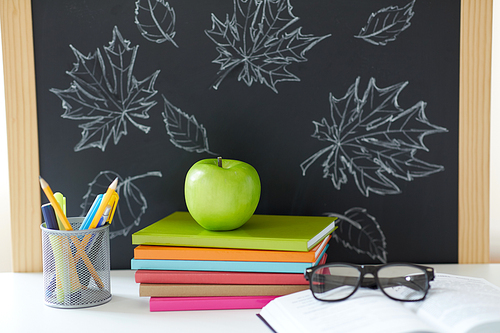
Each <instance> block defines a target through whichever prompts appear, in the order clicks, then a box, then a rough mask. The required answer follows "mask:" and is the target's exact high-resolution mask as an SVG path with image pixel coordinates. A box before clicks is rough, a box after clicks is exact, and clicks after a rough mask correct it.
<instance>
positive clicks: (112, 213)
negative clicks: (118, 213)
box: [103, 192, 120, 224]
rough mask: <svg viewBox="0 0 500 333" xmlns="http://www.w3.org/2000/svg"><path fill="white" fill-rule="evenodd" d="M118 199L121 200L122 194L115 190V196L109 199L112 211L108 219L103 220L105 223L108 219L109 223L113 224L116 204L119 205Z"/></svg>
mask: <svg viewBox="0 0 500 333" xmlns="http://www.w3.org/2000/svg"><path fill="white" fill-rule="evenodd" d="M118 200H120V196H119V195H118V193H116V192H114V193H113V196H112V197H111V199H109V202H108V206H111V211H110V212H109V215H108V218H107V219H106V221H104V222H103V224H104V223H106V222H108V221H109V224H111V222H112V221H113V216H114V215H115V210H116V206H118Z"/></svg>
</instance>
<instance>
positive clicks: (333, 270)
mask: <svg viewBox="0 0 500 333" xmlns="http://www.w3.org/2000/svg"><path fill="white" fill-rule="evenodd" d="M304 275H305V278H306V280H308V281H309V286H310V288H311V291H312V294H313V296H314V297H315V298H316V299H318V300H320V301H328V302H334V301H341V300H344V299H346V298H348V297H349V296H351V295H352V294H354V293H355V292H356V290H358V288H359V287H364V288H371V289H377V288H379V289H380V290H382V292H383V293H384V294H385V295H387V296H388V297H389V298H392V299H394V300H397V301H405V302H412V301H421V300H423V299H424V298H425V295H427V291H428V290H429V288H430V286H429V281H432V280H434V269H433V268H432V267H426V266H421V265H415V264H406V263H390V264H383V265H354V264H349V263H328V264H326V265H321V266H315V267H310V268H307V269H306V271H305V273H304Z"/></svg>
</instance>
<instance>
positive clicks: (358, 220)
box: [326, 207, 388, 263]
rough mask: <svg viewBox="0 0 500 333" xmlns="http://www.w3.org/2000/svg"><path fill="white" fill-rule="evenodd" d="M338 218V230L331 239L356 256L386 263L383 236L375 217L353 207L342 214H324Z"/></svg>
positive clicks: (362, 209)
mask: <svg viewBox="0 0 500 333" xmlns="http://www.w3.org/2000/svg"><path fill="white" fill-rule="evenodd" d="M326 215H328V216H335V217H338V220H337V223H336V226H338V228H337V229H336V230H335V232H334V233H333V234H332V239H334V240H336V241H337V243H340V244H342V245H343V246H344V247H345V248H347V249H349V250H353V251H355V252H356V253H358V254H363V255H367V256H369V257H370V258H371V259H373V260H378V261H380V262H381V263H386V262H387V254H388V253H387V250H386V248H387V243H386V239H385V235H384V233H383V232H382V229H381V228H380V225H379V223H378V222H377V220H376V219H375V217H373V216H371V215H370V214H368V213H367V210H366V209H365V208H361V207H353V208H351V209H348V210H347V211H346V212H345V213H344V214H337V213H326Z"/></svg>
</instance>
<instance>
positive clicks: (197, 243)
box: [132, 212, 337, 251]
mask: <svg viewBox="0 0 500 333" xmlns="http://www.w3.org/2000/svg"><path fill="white" fill-rule="evenodd" d="M336 219H337V218H336V217H325V216H287V215H258V214H255V215H253V216H252V217H251V218H250V220H248V221H247V222H246V223H245V224H244V225H243V226H241V227H240V228H238V229H236V230H230V231H209V230H206V229H205V228H203V227H202V226H200V225H199V224H198V223H197V222H196V221H195V220H194V219H193V218H192V217H191V215H190V214H189V213H188V212H175V213H173V214H171V215H169V216H167V217H165V218H163V219H161V220H160V221H158V222H155V223H153V224H151V225H150V226H148V227H145V228H144V229H142V230H139V231H137V232H135V233H134V234H132V244H136V245H164V246H165V245H166V246H192V247H219V248H234V249H258V250H280V251H309V250H310V249H311V248H313V247H314V246H315V245H316V244H318V243H319V242H320V241H321V240H322V239H324V238H325V237H326V236H327V235H329V234H331V233H332V231H333V230H334V229H335V220H336Z"/></svg>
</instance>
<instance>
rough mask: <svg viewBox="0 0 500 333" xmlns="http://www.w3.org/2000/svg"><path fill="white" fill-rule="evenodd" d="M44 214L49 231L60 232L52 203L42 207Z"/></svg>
mask: <svg viewBox="0 0 500 333" xmlns="http://www.w3.org/2000/svg"><path fill="white" fill-rule="evenodd" d="M42 214H43V219H44V220H45V226H46V227H47V229H53V230H59V226H58V225H57V219H56V213H55V212H54V208H52V205H51V204H50V203H47V204H45V205H42Z"/></svg>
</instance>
